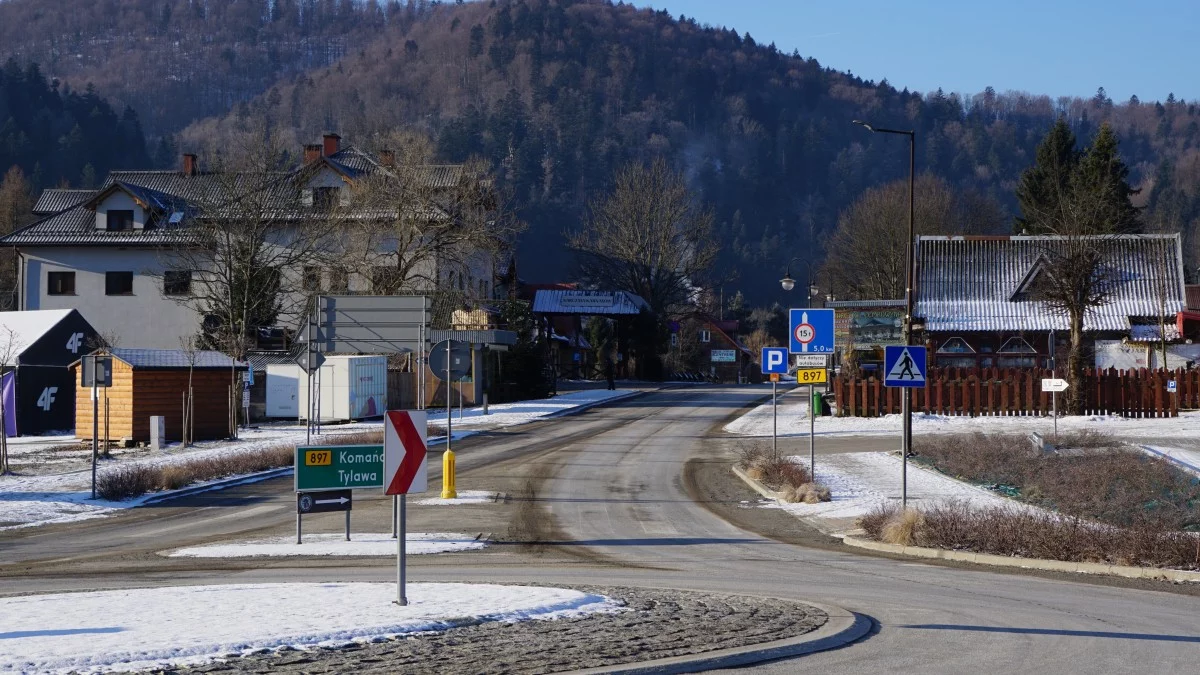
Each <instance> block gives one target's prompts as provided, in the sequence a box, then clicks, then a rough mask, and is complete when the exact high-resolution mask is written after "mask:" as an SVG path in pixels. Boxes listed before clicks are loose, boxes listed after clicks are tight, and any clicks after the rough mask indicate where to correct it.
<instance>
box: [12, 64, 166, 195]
mask: <svg viewBox="0 0 1200 675" xmlns="http://www.w3.org/2000/svg"><path fill="white" fill-rule="evenodd" d="M149 161H150V160H149V159H148V158H147V157H146V140H145V138H144V137H143V135H142V128H141V124H140V123H139V122H138V116H137V113H136V112H134V110H133V109H132V108H128V107H127V108H125V110H124V112H123V113H121V114H118V113H117V111H116V110H114V109H113V108H112V106H111V105H109V103H108V102H107V101H106V100H105V99H104V98H103V97H102V96H101V95H100V94H98V93H97V92H96V91H94V90H93V89H92V88H91V87H87V88H85V89H84V90H83V91H82V92H75V91H71V90H70V88H69V87H60V86H59V83H58V82H52V81H48V80H47V78H46V76H45V75H43V74H42V72H41V70H40V69H39V68H38V66H37V64H29V65H26V66H25V67H22V66H21V65H19V64H18V63H17V62H16V61H15V60H12V59H10V60H9V61H8V62H7V63H6V64H4V67H3V68H0V173H3V172H7V171H9V170H10V169H12V168H13V167H18V168H20V169H21V172H22V173H23V174H24V175H25V176H26V177H27V178H28V180H29V181H30V182H31V183H32V185H33V186H34V187H35V188H42V187H53V186H54V185H57V184H59V183H62V182H66V183H70V184H71V185H73V186H76V187H79V186H84V187H91V186H92V185H94V184H95V183H96V181H98V180H103V179H104V175H105V174H106V173H107V172H108V170H109V169H113V168H126V167H131V168H138V167H146V166H148V164H149Z"/></svg>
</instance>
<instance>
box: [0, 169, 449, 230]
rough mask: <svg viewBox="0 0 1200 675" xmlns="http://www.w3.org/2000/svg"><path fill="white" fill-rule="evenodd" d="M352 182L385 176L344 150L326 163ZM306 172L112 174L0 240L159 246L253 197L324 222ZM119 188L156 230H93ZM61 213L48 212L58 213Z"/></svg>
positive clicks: (424, 172) (430, 211)
mask: <svg viewBox="0 0 1200 675" xmlns="http://www.w3.org/2000/svg"><path fill="white" fill-rule="evenodd" d="M326 159H327V161H329V162H330V163H332V164H335V165H336V166H337V167H338V168H340V169H342V170H343V171H344V172H345V173H346V174H347V175H350V176H356V175H361V174H362V173H370V172H374V171H377V170H380V169H381V167H380V165H379V163H378V162H377V161H376V160H375V159H374V158H373V157H371V156H370V155H368V154H366V153H364V152H362V151H360V150H357V149H355V148H352V147H350V148H346V149H344V150H341V151H340V152H338V153H336V154H334V155H333V156H332V157H330V158H326ZM303 169H304V167H300V168H298V169H296V170H294V171H275V172H265V173H214V172H199V173H195V174H193V175H187V174H184V173H182V172H179V171H113V172H111V173H109V175H108V178H107V179H106V180H105V182H104V185H103V186H101V189H100V190H97V191H82V190H47V191H45V192H44V193H43V195H42V197H41V198H40V199H39V200H38V203H39V205H43V206H44V207H45V208H46V209H47V213H46V215H45V217H44V218H42V219H41V220H38V221H36V222H34V223H33V224H31V225H27V226H26V227H24V228H22V229H20V230H17V231H16V232H14V233H12V234H10V235H8V236H6V237H4V238H3V239H0V245H7V246H70V245H88V246H93V245H101V246H103V245H117V246H162V245H166V244H178V243H179V242H180V241H181V240H185V239H184V238H185V237H187V236H188V234H187V233H188V231H189V228H188V227H187V226H186V221H185V223H184V224H183V226H173V225H171V224H170V222H169V216H170V214H171V213H172V212H175V211H183V212H184V213H185V214H186V216H187V218H191V217H193V216H196V215H200V216H201V217H205V218H237V217H240V216H241V215H242V214H243V213H245V208H244V207H243V205H242V202H243V201H244V200H245V199H247V197H245V195H251V194H252V195H255V197H253V199H254V201H255V203H254V207H255V208H256V209H258V208H261V209H264V210H265V212H264V213H263V217H266V218H271V219H274V220H279V221H294V220H301V219H311V218H314V217H318V218H319V217H323V214H322V212H321V211H319V210H316V209H314V208H313V207H310V206H304V205H303V204H302V203H301V195H300V188H299V187H298V185H297V180H296V178H297V177H299V176H300V173H301V172H302V171H303ZM415 175H416V176H418V177H419V178H420V179H422V180H427V181H428V182H429V184H430V185H431V186H432V187H435V188H444V187H449V186H452V185H454V184H456V183H457V181H458V180H459V179H460V177H461V175H462V167H461V166H457V165H434V166H428V167H421V168H420V171H418V172H416V173H415ZM114 187H120V188H121V189H124V190H125V191H127V192H129V193H130V194H132V195H134V196H135V197H136V198H138V199H139V200H140V201H142V202H143V203H145V204H148V205H150V206H151V208H152V209H154V210H155V211H157V212H158V213H159V215H160V217H159V218H158V222H157V223H156V226H155V227H150V228H146V229H143V230H123V231H119V232H107V231H105V230H98V229H96V224H95V212H94V211H92V210H91V209H90V208H88V205H87V204H86V202H88V201H90V200H91V199H92V198H94V197H96V196H98V195H100V194H101V193H103V192H104V191H105V190H108V189H112V188H114ZM60 205H61V206H63V207H64V209H65V210H63V209H57V210H53V211H50V210H49V209H51V208H52V207H54V206H60ZM396 215H397V212H396V211H395V210H370V211H363V210H359V211H355V212H353V213H351V214H346V213H342V212H337V211H335V212H331V213H330V214H328V216H325V217H332V218H347V217H352V218H355V219H387V218H395V217H396ZM413 215H414V216H415V217H420V218H428V219H440V218H446V217H447V214H446V212H445V211H444V210H442V209H441V208H438V207H436V206H433V205H429V206H425V207H423V208H422V209H421V211H420V213H415V214H413Z"/></svg>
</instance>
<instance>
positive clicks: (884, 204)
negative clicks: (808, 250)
mask: <svg viewBox="0 0 1200 675" xmlns="http://www.w3.org/2000/svg"><path fill="white" fill-rule="evenodd" d="M913 192H914V197H915V199H914V202H913V212H914V214H913V216H914V217H913V222H914V229H915V230H916V233H917V234H989V233H996V232H1000V231H1002V230H1003V229H1004V216H1003V213H1002V211H1001V209H1000V207H999V205H997V204H996V202H995V201H994V200H991V199H989V198H987V197H984V196H982V195H979V194H976V193H963V194H957V193H955V192H953V191H952V190H951V188H950V186H949V185H948V184H947V183H946V182H945V181H944V180H942V179H941V178H938V177H936V176H933V175H931V174H922V175H920V176H918V177H917V179H916V183H915V185H914V186H913ZM907 237H908V182H907V181H896V182H894V183H889V184H887V185H884V186H882V187H877V188H871V189H869V190H867V191H865V192H863V194H862V196H861V197H859V198H858V199H857V200H856V201H855V202H854V203H853V204H851V205H850V207H849V208H848V209H846V210H845V211H843V212H842V214H841V215H840V216H839V217H838V224H837V229H836V230H834V233H833V236H832V237H831V238H830V241H829V245H828V247H827V249H828V251H829V255H828V257H827V259H826V262H825V268H824V271H825V273H826V274H827V275H828V276H829V277H830V282H831V283H832V286H833V288H834V289H836V295H837V296H838V297H839V298H842V299H859V300H890V299H895V298H903V297H904V281H905V279H904V253H905V247H906V244H905V239H906V238H907Z"/></svg>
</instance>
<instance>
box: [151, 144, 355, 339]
mask: <svg viewBox="0 0 1200 675" xmlns="http://www.w3.org/2000/svg"><path fill="white" fill-rule="evenodd" d="M286 157H287V155H286V153H285V152H284V151H283V149H282V147H281V146H280V144H279V143H278V142H277V141H276V140H275V137H274V136H272V135H271V134H269V133H265V132H259V133H254V134H247V135H246V136H245V137H244V139H243V142H241V143H240V144H237V145H235V146H234V147H233V148H232V149H230V150H228V151H226V152H225V153H224V154H220V155H217V156H216V157H215V158H214V167H213V168H214V170H213V171H211V172H209V173H207V174H205V175H204V177H203V178H204V180H205V181H206V194H203V195H199V197H198V201H199V202H200V212H199V213H195V214H190V213H189V214H186V215H187V217H186V218H185V219H184V221H183V224H182V225H181V226H180V233H179V236H178V237H177V238H176V243H175V244H173V245H172V246H170V247H169V249H168V250H166V251H165V252H164V257H165V266H166V267H167V268H168V269H171V270H177V271H178V272H180V273H183V274H188V273H190V274H191V275H192V279H191V282H190V289H189V292H188V293H186V294H180V295H178V296H176V297H177V300H178V301H179V302H180V303H182V304H184V305H186V306H188V307H191V308H192V309H193V310H195V312H196V313H197V316H198V317H199V318H200V323H201V334H202V335H203V336H204V346H207V347H211V348H214V349H218V350H220V351H222V352H224V353H226V354H229V355H231V356H233V357H234V358H236V359H239V360H241V359H244V358H245V354H246V351H247V350H248V349H249V348H250V346H251V345H252V340H251V331H252V330H254V329H256V328H258V327H261V326H272V325H278V324H280V323H296V322H297V321H298V319H299V317H300V316H302V315H304V314H305V312H306V311H307V310H308V308H309V302H310V295H311V292H310V290H309V289H306V288H305V274H304V269H305V268H306V267H317V268H318V269H320V268H323V267H327V266H328V265H329V260H331V259H333V258H334V257H335V256H336V255H337V254H338V250H339V246H338V244H337V241H338V238H339V236H340V234H341V230H342V224H343V222H344V218H345V213H346V210H345V209H343V208H342V207H341V206H340V204H329V205H326V206H327V207H326V208H322V207H321V205H317V206H316V207H309V206H308V205H306V204H305V203H304V199H303V197H302V194H301V185H300V183H301V182H302V180H303V178H304V176H303V171H304V169H301V171H300V174H297V173H295V172H292V171H289V170H287V167H286V165H285V162H286ZM168 227H170V225H168ZM165 274H172V272H166V273H165ZM166 281H167V280H166V279H164V282H166Z"/></svg>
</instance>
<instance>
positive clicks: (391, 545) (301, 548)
mask: <svg viewBox="0 0 1200 675" xmlns="http://www.w3.org/2000/svg"><path fill="white" fill-rule="evenodd" d="M404 539H405V552H406V553H407V554H408V555H429V554H432V553H458V552H461V551H477V550H479V549H483V548H487V541H484V540H477V539H476V538H475V537H474V536H472V535H469V534H461V533H457V532H428V533H422V532H409V533H408V535H407V536H406V537H405V538H404ZM303 541H304V543H303V544H296V538H295V537H294V536H287V537H270V538H267V539H252V540H249V541H238V542H230V543H227V544H212V545H208V546H194V547H190V548H181V549H178V550H175V551H172V552H171V553H170V554H169V556H168V557H171V558H257V557H268V556H269V557H283V556H297V555H306V556H394V555H396V540H395V539H394V538H392V535H391V533H386V532H385V533H383V534H375V533H369V534H364V533H358V532H351V533H350V541H346V534H345V533H344V532H342V533H338V534H309V535H305V536H304V538H303Z"/></svg>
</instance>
